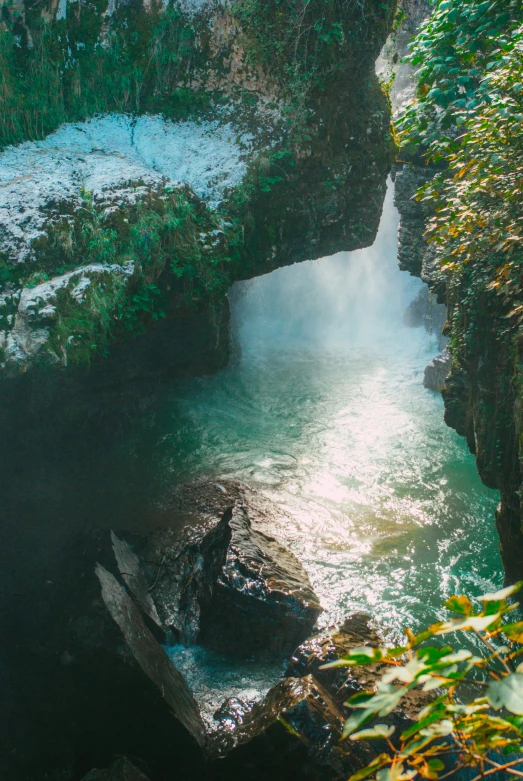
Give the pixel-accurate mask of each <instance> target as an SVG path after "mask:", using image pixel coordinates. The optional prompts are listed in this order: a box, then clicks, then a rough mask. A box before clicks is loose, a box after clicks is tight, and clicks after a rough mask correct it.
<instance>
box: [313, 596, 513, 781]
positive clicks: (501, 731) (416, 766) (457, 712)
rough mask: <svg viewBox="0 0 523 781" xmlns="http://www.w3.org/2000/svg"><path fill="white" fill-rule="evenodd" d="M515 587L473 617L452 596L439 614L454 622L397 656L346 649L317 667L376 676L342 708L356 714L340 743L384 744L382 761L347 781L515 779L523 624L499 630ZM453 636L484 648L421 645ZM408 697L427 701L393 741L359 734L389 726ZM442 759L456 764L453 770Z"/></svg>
mask: <svg viewBox="0 0 523 781" xmlns="http://www.w3.org/2000/svg"><path fill="white" fill-rule="evenodd" d="M522 587H523V582H521V583H518V584H516V585H515V586H510V587H508V588H505V589H502V590H501V591H499V592H497V593H495V594H485V595H484V596H482V597H480V598H479V601H480V602H481V608H479V607H477V608H476V607H475V606H474V604H473V603H472V601H471V600H469V599H468V597H466V596H451V597H450V598H449V599H448V600H447V602H446V603H445V606H446V607H447V608H448V609H449V610H451V611H452V612H454V614H455V617H454V618H451V619H450V620H448V621H442V622H440V623H437V624H434V625H433V626H430V627H429V628H428V629H427V630H426V631H424V632H421V633H420V634H418V635H416V636H415V635H414V634H413V633H412V632H411V631H410V630H408V629H407V630H406V632H405V634H406V638H407V640H406V643H405V645H404V646H401V647H398V648H385V647H382V648H354V649H352V651H351V652H350V653H349V654H348V655H347V656H345V657H343V659H340V660H339V661H337V662H333V663H330V664H328V665H325V666H324V669H326V668H329V667H340V666H346V667H354V666H356V665H366V664H371V663H374V664H376V663H379V664H380V665H382V666H383V667H382V669H383V673H382V675H381V679H380V680H379V682H378V684H377V688H376V691H371V692H366V693H359V694H356V695H354V696H353V697H351V698H350V699H349V700H348V702H347V703H346V705H347V706H348V707H350V708H353V709H354V712H353V714H352V715H351V716H350V718H349V719H348V720H347V722H346V724H345V729H344V733H343V738H344V739H346V738H350V740H353V741H358V740H372V739H380V740H381V741H383V740H385V741H386V742H387V744H388V748H389V752H388V753H382V754H380V755H379V756H378V757H376V759H374V760H373V761H372V762H371V763H370V764H369V765H367V767H365V768H363V769H362V770H360V771H358V772H357V773H355V774H354V775H353V776H351V779H350V781H361V779H364V778H369V777H371V776H372V777H373V778H374V779H376V781H407V779H413V781H417V780H418V779H422V778H425V779H429V780H430V781H437V780H438V779H440V778H447V777H449V776H451V775H453V773H454V772H457V771H458V770H461V769H462V768H471V769H475V770H476V771H477V773H478V775H477V776H476V777H475V779H474V781H476V779H477V780H478V781H479V779H480V778H484V777H486V776H488V775H492V774H493V773H495V772H501V771H502V772H505V773H506V777H507V778H509V777H511V776H521V775H522V772H521V771H522V770H523V756H522V757H521V758H517V754H518V753H521V752H523V663H522V664H519V665H518V663H517V660H518V657H519V656H521V654H522V653H523V648H522V647H521V645H520V642H521V640H523V621H516V622H511V621H508V620H507V616H508V615H509V614H510V613H511V612H512V611H513V610H514V608H515V607H516V606H515V605H512V604H510V603H509V602H508V599H509V597H511V596H512V595H513V594H515V593H516V592H517V591H519V590H520V589H521V588H522ZM455 633H473V634H474V635H475V636H476V637H477V638H479V640H480V641H481V643H482V644H483V647H484V651H485V652H484V655H482V656H478V655H476V654H473V653H472V652H471V651H470V650H468V649H459V650H455V649H454V648H453V647H451V646H449V645H446V644H443V643H440V644H429V643H430V641H434V640H436V642H437V641H438V639H439V638H443V637H445V638H446V636H448V635H449V634H455ZM415 690H417V691H419V692H421V693H424V694H425V705H424V707H421V708H419V709H418V713H417V715H416V718H415V719H414V721H413V724H412V725H411V726H410V727H409V728H408V729H406V730H404V731H403V732H402V733H401V734H400V735H399V736H394V738H393V737H392V736H393V734H394V733H395V728H394V726H391V725H387V724H381V723H377V724H374V725H373V726H371V727H368V726H366V725H368V724H369V723H370V722H372V721H374V720H375V719H376V718H383V717H386V716H388V715H389V714H390V713H391V712H392V711H393V710H394V708H396V707H397V706H398V705H400V704H401V703H402V701H403V699H404V698H405V697H406V696H407V695H408V694H409V693H410V692H413V691H415ZM474 690H475V691H476V692H477V693H476V694H475V695H474V694H471V692H474ZM422 699H423V698H422ZM362 727H365V729H362ZM493 752H495V754H494V753H493ZM509 754H510V755H511V756H510V758H509V757H508V756H507V755H509ZM514 754H515V755H516V759H514V756H513V755H514ZM504 756H505V757H507V758H506V759H505V758H504ZM449 759H451V760H452V762H454V763H455V766H454V767H453V768H452V769H451V770H449ZM443 760H444V761H443Z"/></svg>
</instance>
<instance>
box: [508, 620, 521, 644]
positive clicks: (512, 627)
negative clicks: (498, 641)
mask: <svg viewBox="0 0 523 781" xmlns="http://www.w3.org/2000/svg"><path fill="white" fill-rule="evenodd" d="M503 634H504V635H506V637H508V638H509V640H513V641H514V642H515V643H523V621H517V622H516V623H513V624H505V625H504V626H503Z"/></svg>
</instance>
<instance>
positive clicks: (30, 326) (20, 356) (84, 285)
mask: <svg viewBox="0 0 523 781" xmlns="http://www.w3.org/2000/svg"><path fill="white" fill-rule="evenodd" d="M133 272H134V265H133V263H132V262H128V263H126V264H125V265H123V266H121V265H118V264H111V265H109V264H108V265H102V264H101V263H91V264H89V265H87V266H82V267H80V268H77V269H75V270H74V271H70V272H68V273H67V274H62V275H61V276H59V277H54V278H53V279H51V280H49V281H47V282H42V283H41V284H40V285H36V286H35V287H34V288H24V289H23V290H22V293H21V295H20V300H19V303H18V309H17V313H16V316H15V319H14V327H13V329H12V330H11V331H10V332H9V333H5V332H0V347H1V348H2V350H3V352H4V354H5V364H4V366H5V365H11V366H17V367H18V368H19V369H20V370H21V371H24V369H25V368H26V367H27V366H28V365H30V363H31V361H32V360H33V359H35V358H36V357H37V356H38V354H39V353H40V352H41V351H42V350H43V348H44V347H45V346H46V344H47V342H48V339H49V326H50V325H52V323H53V322H54V321H55V320H56V319H57V317H58V311H57V309H58V296H59V295H62V296H64V295H65V296H67V297H69V298H70V299H73V300H74V301H75V302H76V303H77V304H81V303H83V302H84V300H85V297H86V295H87V292H88V290H89V288H90V287H91V285H92V284H93V283H94V284H100V282H104V280H107V281H109V280H110V278H111V277H120V278H121V279H122V280H123V281H124V282H127V281H129V280H130V279H131V278H132V275H133ZM2 335H3V339H2ZM48 359H52V356H51V355H50V354H48ZM54 360H55V362H56V363H63V364H66V363H67V354H66V352H65V351H64V352H63V354H62V355H55V356H54Z"/></svg>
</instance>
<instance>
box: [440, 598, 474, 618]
mask: <svg viewBox="0 0 523 781" xmlns="http://www.w3.org/2000/svg"><path fill="white" fill-rule="evenodd" d="M443 606H444V607H446V608H448V609H449V610H452V612H453V613H461V614H462V615H465V616H468V615H470V613H471V612H472V602H471V601H470V599H469V598H468V597H466V596H465V595H464V594H462V595H461V596H459V597H458V596H457V595H456V594H453V595H452V596H451V597H449V598H448V599H447V601H446V602H444V603H443Z"/></svg>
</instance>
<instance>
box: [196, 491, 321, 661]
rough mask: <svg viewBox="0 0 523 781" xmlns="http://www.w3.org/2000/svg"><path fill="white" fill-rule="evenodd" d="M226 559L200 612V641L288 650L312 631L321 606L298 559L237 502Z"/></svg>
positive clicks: (228, 647) (248, 648) (227, 647)
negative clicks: (253, 522)
mask: <svg viewBox="0 0 523 781" xmlns="http://www.w3.org/2000/svg"><path fill="white" fill-rule="evenodd" d="M220 524H226V525H227V527H228V528H229V530H230V541H229V545H228V547H227V553H226V559H225V564H224V566H223V567H222V568H221V571H220V574H219V577H218V579H217V581H216V585H215V588H214V594H213V598H212V600H211V601H210V602H209V603H208V604H207V605H206V606H205V609H204V611H203V613H202V618H201V638H200V639H201V642H202V643H204V644H206V645H209V646H212V647H214V648H218V649H220V650H223V651H227V650H229V651H231V650H232V651H239V652H242V653H251V652H253V651H257V650H259V649H262V648H263V649H267V650H271V651H282V652H285V651H289V652H291V651H292V649H293V648H294V647H295V646H296V644H297V643H299V642H300V641H301V640H303V639H304V638H305V637H307V635H309V634H310V632H311V631H312V627H313V626H314V624H315V622H316V619H317V618H318V615H319V614H320V612H321V606H320V604H319V602H318V599H317V597H316V595H315V594H314V592H313V590H312V586H311V584H310V582H309V579H308V577H307V574H306V572H305V570H304V568H303V566H302V565H301V563H300V562H299V561H298V559H297V558H296V557H295V556H294V555H293V554H292V553H290V551H288V550H287V549H286V548H284V547H283V546H282V545H280V543H279V542H278V541H277V540H275V539H274V538H273V537H269V536H268V535H266V534H263V533H262V532H259V531H255V530H254V529H253V528H252V526H251V523H250V521H249V516H248V514H247V512H246V510H245V509H243V508H241V507H235V508H234V509H233V510H232V511H231V513H230V516H229V515H228V514H226V515H224V517H223V519H222V521H221V522H220Z"/></svg>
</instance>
